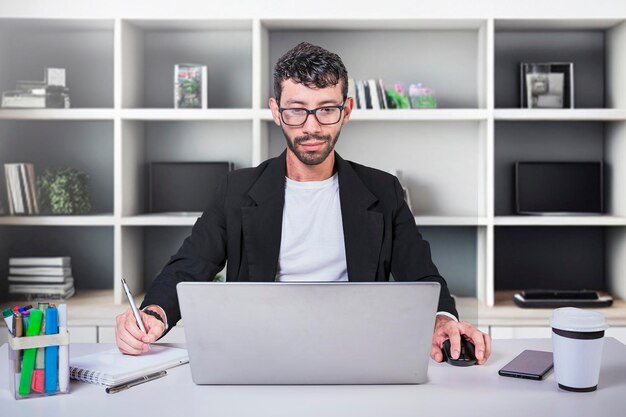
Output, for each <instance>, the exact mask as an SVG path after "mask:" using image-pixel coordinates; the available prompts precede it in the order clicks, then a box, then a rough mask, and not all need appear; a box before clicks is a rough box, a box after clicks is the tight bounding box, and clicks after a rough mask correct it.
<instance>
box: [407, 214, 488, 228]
mask: <svg viewBox="0 0 626 417" xmlns="http://www.w3.org/2000/svg"><path fill="white" fill-rule="evenodd" d="M415 223H416V224H417V225H418V226H486V225H487V224H488V221H487V219H486V218H484V217H452V216H449V217H446V216H415Z"/></svg>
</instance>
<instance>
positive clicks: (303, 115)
mask: <svg viewBox="0 0 626 417" xmlns="http://www.w3.org/2000/svg"><path fill="white" fill-rule="evenodd" d="M344 104H345V98H344V101H343V103H341V105H340V106H324V107H318V108H317V109H313V110H309V109H305V108H284V107H279V108H278V111H279V112H280V118H281V120H282V121H283V123H284V124H286V125H287V126H301V125H303V124H305V123H306V120H307V119H308V118H309V115H310V114H312V115H314V116H315V119H317V122H318V123H319V124H321V125H334V124H336V123H339V120H341V112H342V111H343V107H344Z"/></svg>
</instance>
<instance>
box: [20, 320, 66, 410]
mask: <svg viewBox="0 0 626 417" xmlns="http://www.w3.org/2000/svg"><path fill="white" fill-rule="evenodd" d="M8 342H9V366H8V369H9V389H10V390H11V391H12V392H13V396H14V397H15V399H16V400H21V399H24V398H37V397H46V396H49V395H57V394H67V393H69V386H70V384H69V381H70V372H69V365H68V364H69V354H70V353H69V343H70V336H69V333H67V332H65V333H59V334H50V335H43V336H24V337H14V336H13V335H12V334H11V332H9V340H8ZM46 347H58V348H57V349H55V350H56V351H57V353H56V356H57V358H56V366H57V368H56V369H57V378H56V382H57V383H56V389H53V388H50V386H51V385H50V384H48V385H47V386H46V385H45V381H44V382H43V383H42V384H43V386H44V387H45V388H48V389H45V388H44V389H43V392H37V391H35V390H33V389H32V382H31V384H30V385H31V387H29V389H27V390H25V389H23V390H21V391H22V393H25V392H26V391H28V393H27V394H24V395H22V394H21V393H20V384H22V366H23V362H24V358H25V355H28V354H27V353H26V352H28V351H29V350H31V349H32V351H34V352H35V353H37V348H44V349H45V348H46ZM44 352H45V351H44ZM31 355H32V353H31ZM52 360H53V362H54V359H52ZM62 364H65V365H66V366H67V371H66V372H59V371H60V369H59V366H63V365H62ZM44 378H45V374H44ZM31 381H32V377H31ZM22 385H23V386H22V388H25V387H26V385H27V384H22Z"/></svg>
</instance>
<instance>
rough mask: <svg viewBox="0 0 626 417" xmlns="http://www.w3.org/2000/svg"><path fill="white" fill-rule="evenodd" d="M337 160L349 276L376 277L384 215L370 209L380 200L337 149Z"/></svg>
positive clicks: (355, 278)
mask: <svg viewBox="0 0 626 417" xmlns="http://www.w3.org/2000/svg"><path fill="white" fill-rule="evenodd" d="M335 161H336V162H335V164H336V166H337V170H338V173H339V198H340V200H341V217H342V219H343V235H344V241H345V247H346V262H347V266H348V279H349V280H350V281H374V280H375V279H376V272H377V269H378V260H379V257H380V249H381V245H382V241H383V215H382V213H378V212H375V211H372V210H369V209H370V208H371V207H372V206H373V205H374V204H375V203H376V202H378V198H377V197H376V196H375V195H374V194H372V193H371V191H370V190H369V189H368V188H367V187H366V186H365V184H363V182H362V181H361V179H360V178H359V177H358V175H357V174H356V172H355V171H354V169H353V168H352V166H351V165H350V164H349V163H347V162H346V161H344V160H343V159H342V158H341V157H340V156H339V155H338V154H337V153H335Z"/></svg>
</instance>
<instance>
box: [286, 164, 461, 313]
mask: <svg viewBox="0 0 626 417" xmlns="http://www.w3.org/2000/svg"><path fill="white" fill-rule="evenodd" d="M285 180H286V182H285V206H284V208H283V228H282V238H281V242H280V254H279V256H278V268H277V272H276V281H280V282H307V281H309V282H310V281H320V282H324V281H330V282H342V281H344V282H345V281H348V269H347V263H346V247H345V244H344V240H343V221H342V217H341V201H340V200H339V179H338V176H337V174H335V175H333V176H332V177H330V178H328V179H327V180H323V181H302V182H301V181H294V180H292V179H289V178H286V177H285ZM437 315H444V316H447V317H450V318H451V319H453V320H455V321H458V320H457V319H456V317H454V316H453V315H452V314H450V313H447V312H445V311H440V312H437Z"/></svg>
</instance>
